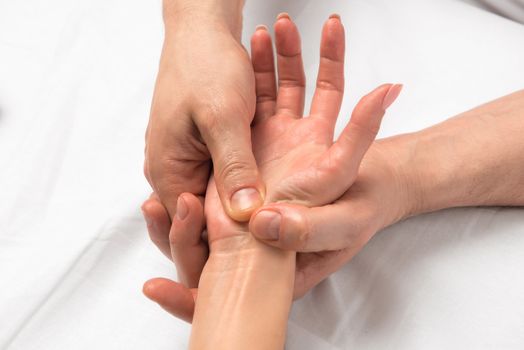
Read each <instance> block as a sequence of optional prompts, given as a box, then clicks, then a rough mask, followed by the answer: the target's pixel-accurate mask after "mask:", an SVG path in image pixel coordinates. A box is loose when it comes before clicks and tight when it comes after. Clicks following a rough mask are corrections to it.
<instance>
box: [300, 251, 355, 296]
mask: <svg viewBox="0 0 524 350" xmlns="http://www.w3.org/2000/svg"><path fill="white" fill-rule="evenodd" d="M360 243H361V244H355V245H353V246H350V247H348V248H346V249H341V250H334V251H324V252H318V253H299V254H297V262H296V273H295V289H294V291H293V299H295V300H296V299H299V298H302V297H303V296H304V295H305V294H306V293H307V292H308V291H310V290H311V289H313V288H314V287H315V286H317V285H318V284H319V283H320V282H322V281H323V280H324V279H326V278H327V277H329V276H330V275H331V274H333V273H334V272H336V271H338V270H339V269H340V268H341V267H342V266H343V265H344V264H346V263H347V262H348V261H350V260H351V259H352V258H353V257H354V256H355V255H356V254H357V253H358V252H359V251H360V250H361V249H362V248H363V246H364V242H360Z"/></svg>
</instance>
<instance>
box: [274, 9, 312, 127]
mask: <svg viewBox="0 0 524 350" xmlns="http://www.w3.org/2000/svg"><path fill="white" fill-rule="evenodd" d="M275 43H276V48H277V65H278V97H277V113H284V114H287V115H291V116H293V117H297V118H300V117H302V114H303V113H304V94H305V86H306V76H305V74H304V64H303V63H302V52H301V46H300V35H299V33H298V29H297V27H296V25H295V24H294V23H293V21H291V18H290V17H289V15H288V14H287V13H281V14H280V15H278V18H277V22H276V23H275Z"/></svg>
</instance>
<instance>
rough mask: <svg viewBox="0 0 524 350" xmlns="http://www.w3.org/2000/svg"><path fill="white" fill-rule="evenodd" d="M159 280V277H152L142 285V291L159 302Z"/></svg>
mask: <svg viewBox="0 0 524 350" xmlns="http://www.w3.org/2000/svg"><path fill="white" fill-rule="evenodd" d="M158 280H159V278H152V279H150V280H147V281H146V282H144V285H143V286H142V293H143V294H144V295H145V296H146V297H147V298H148V299H151V300H152V301H154V302H158Z"/></svg>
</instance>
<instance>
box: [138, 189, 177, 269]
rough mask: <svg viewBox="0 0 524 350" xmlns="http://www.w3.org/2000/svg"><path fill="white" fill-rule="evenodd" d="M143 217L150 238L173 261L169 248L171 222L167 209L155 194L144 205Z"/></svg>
mask: <svg viewBox="0 0 524 350" xmlns="http://www.w3.org/2000/svg"><path fill="white" fill-rule="evenodd" d="M142 215H143V216H144V219H145V221H146V224H147V232H148V233H149V238H150V239H151V241H153V243H154V244H155V245H156V246H157V247H158V249H160V251H161V252H162V253H163V254H164V255H165V256H166V257H168V258H169V259H170V260H171V249H170V247H169V229H170V228H171V220H170V219H169V214H168V212H167V209H166V208H165V207H164V206H163V205H162V203H161V202H160V200H159V199H158V196H156V195H155V194H154V193H153V194H152V195H151V197H150V198H149V199H148V200H146V201H144V203H143V204H142Z"/></svg>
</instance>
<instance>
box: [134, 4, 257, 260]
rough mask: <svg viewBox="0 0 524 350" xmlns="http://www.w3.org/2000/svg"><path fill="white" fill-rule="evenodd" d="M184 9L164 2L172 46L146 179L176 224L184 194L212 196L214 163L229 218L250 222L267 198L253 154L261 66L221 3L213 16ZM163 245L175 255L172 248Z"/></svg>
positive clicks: (158, 96)
mask: <svg viewBox="0 0 524 350" xmlns="http://www.w3.org/2000/svg"><path fill="white" fill-rule="evenodd" d="M181 3H182V1H177V2H173V1H164V22H165V41H164V47H163V50H162V56H161V60H160V66H159V71H158V77H157V82H156V87H155V93H154V97H153V101H152V107H151V116H150V120H149V125H148V127H147V131H146V149H145V163H144V173H145V176H146V178H147V179H148V181H149V183H150V184H151V186H152V187H153V190H154V191H155V192H156V193H157V195H158V197H159V199H160V200H161V201H162V203H164V205H165V206H166V208H167V210H168V213H169V216H170V217H171V218H173V217H174V215H175V213H176V203H177V198H178V196H179V195H180V194H181V193H183V192H189V193H193V194H196V195H201V196H203V195H204V193H205V191H206V186H207V182H208V179H209V173H210V170H211V164H212V163H211V160H212V161H213V172H214V176H215V180H216V184H217V190H218V193H219V195H220V198H221V200H222V204H223V206H224V208H225V210H226V212H227V213H228V215H229V216H231V217H232V218H234V219H236V220H239V221H246V220H248V219H249V217H250V215H251V213H252V212H253V210H254V209H256V208H257V207H259V206H260V204H262V202H263V198H264V192H265V189H264V184H263V183H262V181H261V180H260V176H259V173H258V170H257V165H256V163H255V158H254V156H253V152H252V151H251V136H250V135H251V131H250V124H251V122H252V119H253V115H254V113H255V101H256V97H255V77H254V73H253V68H252V65H251V62H250V59H249V56H248V54H247V52H246V51H245V49H244V48H243V47H242V45H241V43H240V42H239V37H240V34H239V31H240V27H239V25H233V24H232V23H233V22H235V21H234V20H233V19H231V20H230V21H229V22H228V21H227V20H226V19H225V18H223V17H220V18H218V16H217V15H216V14H217V13H220V9H219V5H217V4H218V2H217V3H216V4H215V5H213V6H215V7H213V8H211V10H210V11H209V13H208V12H206V11H205V10H202V9H200V8H198V9H193V7H196V5H200V6H202V5H201V4H200V3H203V2H193V3H192V4H186V5H184V4H181ZM177 6H180V7H181V8H182V9H179V8H177ZM240 9H241V8H240ZM226 10H227V11H230V12H233V10H232V9H228V8H226ZM226 10H224V11H225V12H227V11H226ZM184 11H185V12H184ZM239 11H240V10H239ZM174 14H177V16H176V17H175V15H174ZM240 18H241V17H240ZM236 22H238V21H236ZM157 244H158V245H159V246H160V248H161V249H163V250H164V251H165V250H166V249H168V246H166V245H165V242H157Z"/></svg>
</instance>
